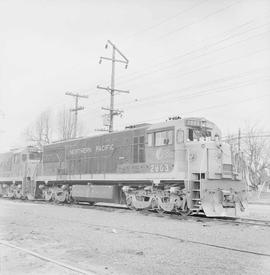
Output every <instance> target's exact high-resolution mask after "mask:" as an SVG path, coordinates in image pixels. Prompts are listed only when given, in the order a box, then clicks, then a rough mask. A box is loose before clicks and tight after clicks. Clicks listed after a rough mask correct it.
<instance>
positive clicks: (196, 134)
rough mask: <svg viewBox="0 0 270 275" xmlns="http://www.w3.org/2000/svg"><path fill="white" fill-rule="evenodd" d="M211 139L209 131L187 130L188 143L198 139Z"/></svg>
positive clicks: (200, 129) (199, 129)
mask: <svg viewBox="0 0 270 275" xmlns="http://www.w3.org/2000/svg"><path fill="white" fill-rule="evenodd" d="M206 137H211V131H209V130H207V129H202V128H189V129H188V139H189V140H190V141H193V140H199V139H200V138H206Z"/></svg>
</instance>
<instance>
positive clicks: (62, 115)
mask: <svg viewBox="0 0 270 275" xmlns="http://www.w3.org/2000/svg"><path fill="white" fill-rule="evenodd" d="M57 130H58V137H59V139H61V140H67V139H71V138H72V136H73V132H74V118H73V115H72V113H71V112H70V110H67V109H66V108H63V109H62V110H60V111H59V112H58V120H57Z"/></svg>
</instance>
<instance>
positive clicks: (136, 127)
mask: <svg viewBox="0 0 270 275" xmlns="http://www.w3.org/2000/svg"><path fill="white" fill-rule="evenodd" d="M187 120H200V121H206V122H207V123H209V124H211V125H213V126H214V125H215V124H214V123H213V122H211V121H209V120H207V119H205V118H204V117H186V118H178V119H171V120H167V121H163V122H159V123H154V124H148V123H141V124H137V125H133V126H129V127H126V128H125V129H123V130H121V131H115V132H113V133H105V134H104V133H103V134H97V135H91V136H86V137H79V138H73V139H68V140H59V141H55V142H52V143H50V144H48V145H44V147H46V146H50V145H55V144H62V143H69V142H73V141H79V140H85V139H87V138H90V137H101V136H106V135H113V134H117V133H122V132H128V131H135V130H139V129H149V130H155V129H158V128H166V127H171V126H175V125H179V126H181V125H183V126H185V121H187Z"/></svg>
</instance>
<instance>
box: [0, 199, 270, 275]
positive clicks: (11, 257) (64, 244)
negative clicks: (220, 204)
mask: <svg viewBox="0 0 270 275" xmlns="http://www.w3.org/2000/svg"><path fill="white" fill-rule="evenodd" d="M249 217H250V218H264V219H267V220H270V205H259V206H258V205H251V206H250V212H249ZM269 235H270V228H269V227H262V226H254V225H241V224H240V225H236V224H230V223H225V222H224V223H223V222H220V221H210V222H209V221H204V220H203V219H199V220H198V221H195V220H179V219H171V218H169V217H158V216H155V215H152V214H149V215H148V214H145V213H144V214H142V213H140V212H132V211H129V210H123V209H118V210H112V209H105V208H102V209H89V208H87V207H85V208H81V207H70V206H59V205H48V204H35V203H29V202H19V201H8V200H4V199H1V200H0V252H1V254H0V274H5V275H6V274H60V275H62V274H87V272H88V273H89V274H119V275H121V274H140V275H142V274H147V275H148V274H221V273H222V274H270V256H269V255H270V238H269ZM5 244H7V245H9V244H11V245H15V246H16V247H18V248H23V249H27V250H29V251H31V252H35V253H38V255H41V256H44V257H47V258H49V259H52V260H54V261H57V263H62V264H67V265H69V266H71V267H75V268H79V269H80V270H81V272H80V271H74V270H71V269H68V268H66V267H63V266H60V265H58V264H57V263H52V262H49V261H46V260H44V259H40V258H37V257H36V256H33V255H31V254H29V253H27V252H26V251H22V250H18V249H17V248H13V247H9V246H6V245H5Z"/></svg>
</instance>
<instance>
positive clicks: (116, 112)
mask: <svg viewBox="0 0 270 275" xmlns="http://www.w3.org/2000/svg"><path fill="white" fill-rule="evenodd" d="M108 45H110V46H111V47H112V57H111V58H110V57H103V56H101V57H100V59H99V64H101V62H102V60H109V61H111V62H112V72H111V87H101V86H99V85H98V86H97V88H98V89H102V90H106V91H108V92H109V93H110V108H104V107H102V110H106V111H109V120H110V121H109V125H108V126H109V129H108V130H109V132H110V133H111V132H113V119H114V116H118V115H120V114H122V113H123V111H121V110H117V109H114V96H115V94H116V92H117V93H129V91H123V90H118V89H115V63H116V62H118V63H123V64H125V68H126V69H127V66H128V59H127V58H126V57H125V56H124V55H123V54H122V53H121V52H120V50H119V49H118V48H117V47H116V46H115V45H114V44H113V43H112V42H111V41H110V40H108V41H107V44H106V46H105V49H107V48H108ZM116 53H117V54H118V55H120V56H121V59H116Z"/></svg>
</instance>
